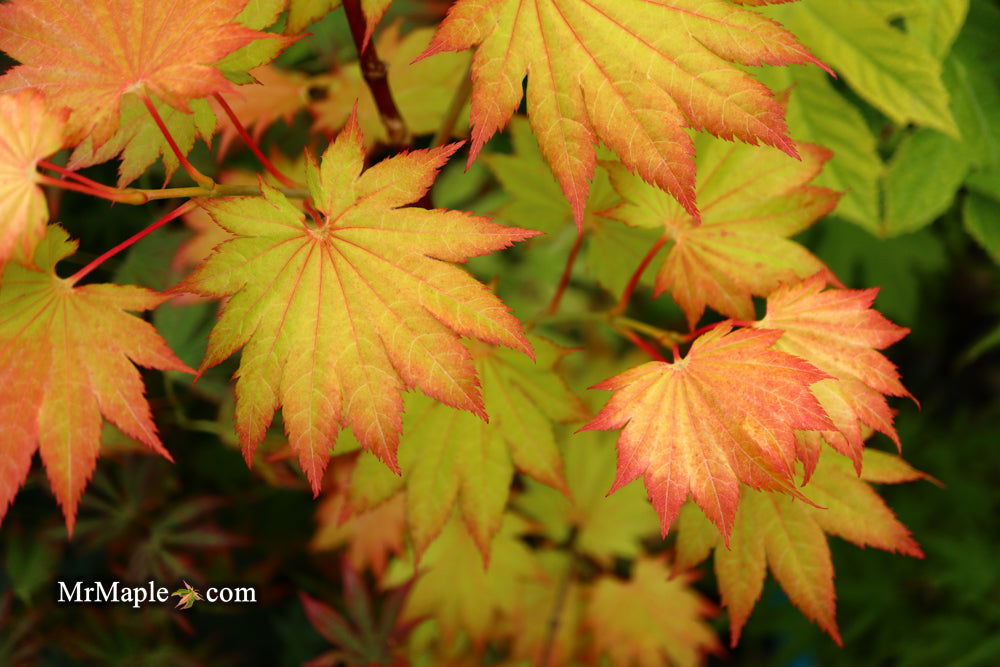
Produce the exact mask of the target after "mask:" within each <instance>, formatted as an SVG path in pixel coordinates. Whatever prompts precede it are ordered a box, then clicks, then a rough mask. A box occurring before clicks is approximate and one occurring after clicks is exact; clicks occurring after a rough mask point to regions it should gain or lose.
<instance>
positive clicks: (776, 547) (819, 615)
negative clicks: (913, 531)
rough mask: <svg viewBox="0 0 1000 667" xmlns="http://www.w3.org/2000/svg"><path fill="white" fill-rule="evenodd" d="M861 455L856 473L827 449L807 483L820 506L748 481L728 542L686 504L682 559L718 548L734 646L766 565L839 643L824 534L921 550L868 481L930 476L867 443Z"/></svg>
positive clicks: (691, 560) (689, 562)
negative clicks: (754, 487) (868, 447)
mask: <svg viewBox="0 0 1000 667" xmlns="http://www.w3.org/2000/svg"><path fill="white" fill-rule="evenodd" d="M864 459H865V466H864V471H863V473H862V475H861V478H860V479H859V478H858V475H857V473H856V472H855V471H854V470H852V469H851V463H850V462H849V461H848V459H846V458H844V457H843V456H840V455H838V454H835V453H834V452H827V453H826V454H824V455H823V458H822V460H821V462H820V464H819V467H818V468H816V471H815V474H814V475H813V476H812V479H811V480H810V481H809V483H808V484H807V485H806V486H805V490H806V491H807V492H808V493H809V495H810V497H812V498H813V499H814V500H815V501H816V503H817V504H818V505H820V506H819V507H815V506H809V505H806V504H805V503H800V502H797V501H795V500H794V499H792V498H788V497H787V496H779V495H776V494H769V493H760V492H758V491H754V490H752V489H748V488H744V489H743V498H742V499H741V502H740V509H739V512H738V513H737V516H736V525H735V526H734V527H733V533H732V536H731V538H730V540H729V545H728V547H726V546H724V545H723V544H722V542H721V540H720V539H719V532H718V531H717V530H716V529H715V527H714V526H712V524H710V523H709V522H708V521H706V520H705V517H704V515H702V514H701V513H700V512H699V511H698V510H697V509H695V508H694V507H691V506H687V507H685V508H684V510H683V511H682V512H681V516H680V519H679V520H678V522H677V523H678V526H677V533H678V536H679V537H678V538H677V557H678V564H679V565H681V566H682V567H692V566H694V565H697V564H698V563H700V562H702V561H703V560H705V559H706V558H708V556H709V554H710V553H711V552H712V550H713V549H714V551H715V572H716V576H717V578H718V581H719V589H720V591H721V593H722V601H723V603H724V604H725V606H726V608H727V609H728V610H729V618H730V636H731V641H732V644H733V646H735V645H736V643H737V642H738V641H739V638H740V633H741V631H742V629H743V626H744V625H745V624H746V620H747V618H748V617H749V616H750V612H751V611H753V608H754V605H755V604H756V603H757V599H758V598H759V597H760V593H761V590H762V589H763V586H764V575H765V572H766V568H768V567H769V568H770V569H771V572H772V574H773V575H774V577H775V579H777V580H778V583H779V584H781V587H782V588H783V589H784V590H785V592H786V593H787V594H788V597H789V598H790V599H791V601H792V602H793V603H794V604H795V605H796V606H797V607H798V608H799V609H801V610H802V612H803V613H804V614H805V615H806V616H807V617H809V618H810V619H811V620H812V621H814V622H815V623H816V624H817V625H819V626H820V627H821V628H823V630H825V631H826V632H827V633H828V634H829V635H830V636H831V637H833V639H834V641H836V642H837V643H838V644H839V643H841V640H840V632H839V631H838V629H837V619H836V596H835V594H834V589H833V561H832V559H831V557H830V548H829V546H828V545H827V541H826V534H830V535H836V536H838V537H841V538H843V539H845V540H847V541H848V542H852V543H853V544H856V545H858V546H859V547H866V546H872V547H876V548H878V549H885V550H886V551H894V552H898V553H902V554H906V555H907V556H914V557H916V558H922V557H923V552H921V550H920V547H919V546H918V545H917V543H916V542H915V541H914V540H913V537H912V536H911V535H910V531H909V530H907V529H906V527H905V526H904V525H903V524H901V523H900V522H899V521H898V520H897V519H896V517H895V515H894V514H893V513H892V510H890V509H889V507H888V506H887V505H886V504H885V502H883V500H882V498H880V497H879V495H878V494H877V493H876V492H875V491H874V490H873V489H872V488H871V486H869V485H868V484H867V483H866V482H875V483H885V484H898V483H900V482H909V481H914V480H917V479H920V478H928V476H927V475H925V474H924V473H922V472H920V471H919V470H916V469H914V468H912V467H910V465H909V464H908V463H906V462H905V461H903V460H902V459H900V458H898V457H896V456H892V455H890V454H886V453H884V452H879V451H876V450H866V451H865V454H864ZM928 479H929V478H928Z"/></svg>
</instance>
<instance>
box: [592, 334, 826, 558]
mask: <svg viewBox="0 0 1000 667" xmlns="http://www.w3.org/2000/svg"><path fill="white" fill-rule="evenodd" d="M780 337H781V332H780V331H765V330H755V329H742V330H739V331H731V327H729V326H728V325H722V326H719V327H717V328H715V329H713V330H712V331H709V332H708V333H706V334H705V335H703V336H701V337H700V338H698V339H697V340H696V341H695V342H694V344H693V345H692V346H691V350H690V351H689V352H688V354H687V356H686V357H685V358H683V359H680V360H678V361H675V362H674V363H665V362H659V361H654V362H649V363H646V364H643V365H641V366H637V367H635V368H632V369H631V370H628V371H626V372H625V373H622V374H621V375H616V376H615V377H613V378H610V379H608V380H605V381H604V382H601V383H599V384H597V385H595V387H594V388H596V389H608V390H613V391H614V392H615V393H614V395H613V396H612V397H611V399H610V400H609V401H608V402H607V404H606V405H605V406H604V408H603V409H602V410H601V411H600V413H598V415H597V417H595V418H594V420H593V421H591V422H590V423H589V424H587V425H586V426H585V427H584V428H585V429H596V430H611V429H618V428H621V429H622V432H621V435H620V436H619V438H618V474H617V476H616V478H615V482H614V484H613V485H612V487H611V491H612V492H613V491H615V490H617V489H618V488H620V487H622V486H624V485H625V484H628V483H629V482H631V481H632V480H634V479H636V478H638V477H640V476H644V479H645V483H646V489H647V491H648V492H649V497H650V499H651V500H652V501H653V507H654V508H656V511H657V513H658V514H659V515H660V526H661V529H662V531H663V534H664V535H666V533H667V531H668V529H669V528H670V525H671V523H673V521H674V519H676V518H677V513H678V512H679V511H680V508H681V505H683V504H684V501H685V500H687V498H688V495H691V496H693V497H694V500H695V502H696V503H697V504H698V506H699V507H701V508H702V509H703V510H704V511H705V514H706V515H708V517H709V518H710V519H711V520H712V522H713V523H715V524H716V525H717V526H718V527H719V530H720V531H721V532H722V534H723V536H724V537H725V538H726V539H727V540H728V538H729V533H730V531H731V530H732V526H733V522H734V521H735V518H736V508H737V506H738V504H739V495H740V482H743V483H744V484H747V485H749V486H751V487H753V488H755V489H762V490H767V491H782V492H784V493H788V494H790V495H792V496H795V497H797V498H800V499H802V500H806V498H805V497H804V496H802V494H801V493H800V492H799V491H798V490H797V489H796V487H795V485H794V483H793V473H794V465H795V456H796V446H795V429H815V430H827V429H830V428H831V426H832V424H831V422H830V419H829V417H828V416H827V415H826V413H825V412H824V411H823V408H822V407H821V406H820V404H819V402H817V400H816V398H815V397H814V396H813V394H812V393H811V392H810V391H809V387H810V385H812V384H813V383H815V382H819V381H820V380H823V379H826V378H828V377H830V376H829V375H827V374H826V373H824V372H823V371H821V370H819V369H817V368H816V367H814V366H813V365H811V364H809V363H808V362H806V361H804V360H802V359H800V358H798V357H793V356H792V355H790V354H787V353H785V352H781V351H779V350H775V349H773V348H772V347H771V346H772V345H773V344H774V343H775V341H777V340H778V338H780ZM807 502H808V501H807Z"/></svg>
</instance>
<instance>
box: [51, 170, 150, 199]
mask: <svg viewBox="0 0 1000 667" xmlns="http://www.w3.org/2000/svg"><path fill="white" fill-rule="evenodd" d="M38 182H39V183H41V184H42V185H51V186H52V187H54V188H62V189H63V190H72V191H73V192H82V193H83V194H85V195H90V196H91V197H100V198H101V199H107V200H109V201H113V202H117V203H119V204H145V203H146V200H145V199H144V198H142V195H138V194H136V193H132V192H127V191H125V190H120V191H116V190H104V189H97V188H92V187H90V186H89V185H83V184H82V183H77V182H76V181H69V180H66V179H62V178H52V177H51V176H46V175H45V174H39V175H38Z"/></svg>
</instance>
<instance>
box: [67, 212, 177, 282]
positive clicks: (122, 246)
mask: <svg viewBox="0 0 1000 667" xmlns="http://www.w3.org/2000/svg"><path fill="white" fill-rule="evenodd" d="M194 207H195V202H193V201H186V202H184V203H183V204H181V205H180V206H178V207H177V208H175V209H174V210H172V211H171V212H170V213H167V214H166V215H165V216H163V217H162V218H160V219H159V220H157V221H156V222H154V223H153V224H151V225H150V226H148V227H146V228H145V229H143V230H142V231H141V232H139V233H137V234H133V235H132V236H130V237H129V238H127V239H125V240H124V241H122V242H121V243H119V244H118V245H116V246H115V247H114V248H112V249H111V250H108V251H107V252H105V253H102V254H101V255H99V256H98V257H97V258H96V259H94V260H93V261H92V262H90V263H89V264H87V265H86V266H84V267H83V268H82V269H80V270H79V271H77V272H76V273H74V274H73V275H72V276H70V277H69V283H70V284H71V285H75V284H76V283H78V282H80V279H81V278H83V277H84V276H86V275H87V274H88V273H90V272H91V271H93V270H94V269H96V268H97V267H99V266H100V265H101V264H103V263H104V262H105V261H106V260H108V259H110V258H111V257H114V256H115V255H117V254H118V253H120V252H121V251H122V250H125V249H126V248H128V247H129V246H131V245H132V244H134V243H135V242H136V241H138V240H140V239H142V238H144V237H146V236H148V235H149V234H151V233H152V232H154V231H156V230H157V229H159V228H160V227H162V226H163V225H165V224H167V223H168V222H170V221H171V220H173V219H175V218H179V217H180V216H182V215H184V214H185V213H187V212H188V211H190V210H191V209H192V208H194Z"/></svg>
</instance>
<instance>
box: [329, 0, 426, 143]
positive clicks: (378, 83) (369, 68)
mask: <svg viewBox="0 0 1000 667" xmlns="http://www.w3.org/2000/svg"><path fill="white" fill-rule="evenodd" d="M343 5H344V12H345V13H346V14H347V23H348V25H350V26H351V37H353V39H354V46H355V47H357V49H358V62H359V63H360V65H361V74H362V76H364V78H365V83H367V84H368V89H369V90H370V91H371V93H372V97H373V98H375V106H377V107H378V112H379V115H380V116H381V117H382V124H383V125H385V129H386V132H387V133H388V135H389V143H390V144H391V145H392V146H394V147H395V148H405V147H406V146H408V145H409V143H410V133H409V131H408V130H407V129H406V122H405V121H403V116H402V115H401V114H400V113H399V107H397V106H396V100H394V99H393V97H392V91H391V90H389V78H388V73H387V72H386V69H385V63H384V62H382V61H381V60H379V57H378V52H377V51H376V50H375V43H374V42H373V41H371V40H368V42H367V43H365V35H366V32H367V30H366V26H367V21H366V20H365V14H364V12H363V11H361V0H344V1H343Z"/></svg>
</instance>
